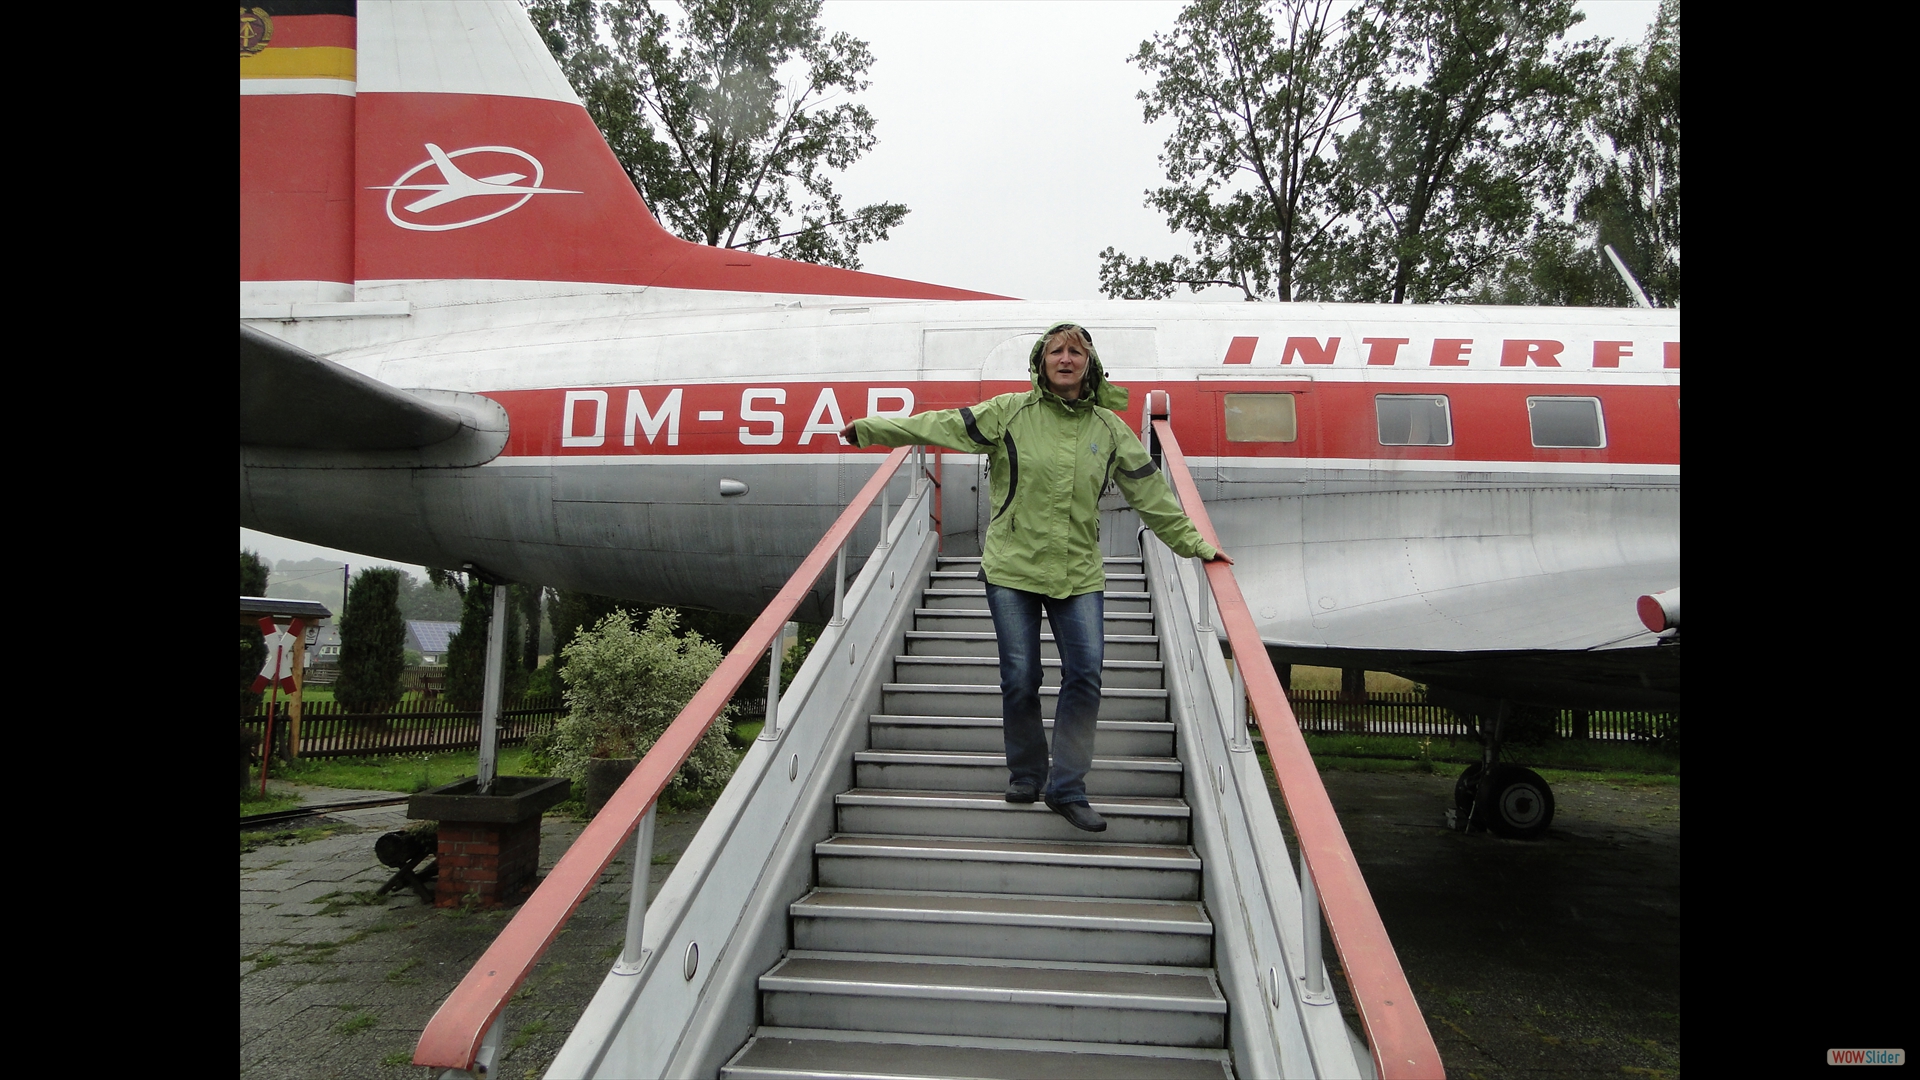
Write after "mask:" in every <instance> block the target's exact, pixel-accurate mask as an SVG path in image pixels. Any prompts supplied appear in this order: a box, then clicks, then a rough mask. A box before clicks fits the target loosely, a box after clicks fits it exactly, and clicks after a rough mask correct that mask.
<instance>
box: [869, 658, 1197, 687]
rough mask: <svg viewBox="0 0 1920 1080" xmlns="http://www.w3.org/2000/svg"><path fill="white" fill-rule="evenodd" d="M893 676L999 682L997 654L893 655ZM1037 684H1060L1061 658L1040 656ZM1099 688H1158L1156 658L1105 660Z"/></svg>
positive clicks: (922, 680)
mask: <svg viewBox="0 0 1920 1080" xmlns="http://www.w3.org/2000/svg"><path fill="white" fill-rule="evenodd" d="M893 677H894V678H895V679H897V680H899V681H900V682H903V683H971V684H977V685H981V686H993V687H998V686H999V685H1000V658H999V657H997V656H896V657H894V658H893ZM1040 685H1042V686H1059V685H1060V661H1058V660H1049V659H1047V658H1046V657H1042V658H1041V660H1040ZM1100 687H1101V689H1102V690H1112V689H1117V688H1120V687H1127V688H1131V689H1136V690H1138V689H1147V690H1159V689H1161V687H1162V683H1161V675H1160V661H1158V660H1114V659H1111V658H1109V659H1107V660H1104V661H1103V662H1102V663H1101V665H1100Z"/></svg>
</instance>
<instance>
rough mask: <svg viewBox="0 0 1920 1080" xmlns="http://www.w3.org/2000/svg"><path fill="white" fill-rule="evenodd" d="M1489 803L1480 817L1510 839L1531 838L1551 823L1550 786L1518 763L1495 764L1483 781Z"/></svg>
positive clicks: (1543, 832) (1551, 793)
mask: <svg viewBox="0 0 1920 1080" xmlns="http://www.w3.org/2000/svg"><path fill="white" fill-rule="evenodd" d="M1487 790H1488V792H1489V794H1490V796H1491V799H1490V805H1488V806H1487V807H1485V808H1484V811H1483V815H1482V816H1483V817H1485V819H1486V822H1487V824H1488V825H1489V826H1490V827H1491V828H1492V829H1493V831H1494V832H1495V833H1497V834H1499V835H1501V836H1505V837H1508V838H1509V839H1514V840H1532V839H1536V838H1538V837H1541V836H1545V835H1546V833H1547V826H1549V825H1551V824H1553V789H1552V788H1550V787H1548V786H1547V782H1546V781H1545V780H1542V779H1540V774H1539V773H1537V772H1534V771H1533V770H1532V769H1524V768H1521V767H1520V766H1518V765H1499V766H1496V767H1495V768H1494V770H1493V777H1492V782H1491V783H1489V784H1488V785H1487Z"/></svg>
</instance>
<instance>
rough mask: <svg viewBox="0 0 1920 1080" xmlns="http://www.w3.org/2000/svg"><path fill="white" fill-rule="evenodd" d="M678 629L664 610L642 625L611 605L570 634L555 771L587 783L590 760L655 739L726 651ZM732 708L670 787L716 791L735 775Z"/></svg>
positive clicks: (553, 750) (637, 750)
mask: <svg viewBox="0 0 1920 1080" xmlns="http://www.w3.org/2000/svg"><path fill="white" fill-rule="evenodd" d="M678 628H679V618H678V616H677V615H676V614H675V613H674V612H673V611H672V609H669V608H658V609H655V610H654V611H653V612H652V613H651V614H649V615H648V616H647V620H646V623H645V624H644V625H643V626H641V627H639V628H636V627H635V626H634V623H633V617H632V616H630V615H628V614H627V613H626V612H625V611H615V612H613V613H612V614H609V615H607V616H605V617H604V618H602V619H601V620H600V621H599V622H598V623H596V624H595V625H594V626H593V627H591V628H589V629H584V630H582V631H581V632H580V633H578V634H577V635H575V636H574V638H573V640H572V641H571V642H570V643H569V644H568V645H567V647H566V655H567V663H566V666H565V667H564V668H563V669H562V670H563V672H564V678H565V681H566V701H567V715H566V716H565V717H564V718H563V719H562V720H561V721H560V723H559V724H558V725H556V727H555V730H554V734H553V739H552V742H551V744H550V751H549V752H550V754H551V762H552V768H553V770H554V772H555V775H559V776H565V777H568V778H570V779H572V780H573V781H574V783H576V784H584V783H585V781H586V769H587V761H588V759H590V758H595V757H603V758H637V757H643V756H645V755H646V753H647V751H648V750H650V749H652V748H653V744H654V743H656V742H658V741H659V739H660V735H661V733H662V732H664V731H665V730H666V729H667V725H668V724H670V723H672V722H673V720H674V718H675V717H677V716H679V715H680V710H681V709H683V708H685V707H686V704H687V702H689V701H691V700H693V695H694V693H695V692H696V691H698V690H699V689H700V686H701V684H702V683H704V682H706V681H707V678H708V677H709V676H711V675H712V674H713V671H714V669H715V668H717V667H719V666H720V661H721V660H722V659H723V658H724V656H725V651H724V650H722V649H721V648H720V646H719V645H717V644H715V643H713V642H710V641H708V640H706V639H705V638H702V637H701V636H700V635H699V634H697V633H693V632H691V631H689V632H688V633H686V634H684V635H681V634H678V633H676V631H677V630H678ZM732 711H733V706H731V705H729V706H727V708H726V709H725V710H724V711H723V712H722V714H721V716H720V717H719V718H718V719H717V720H716V721H715V722H714V723H713V724H712V725H710V726H709V727H708V728H707V730H706V732H705V733H704V734H703V735H701V737H700V741H699V742H698V743H696V744H695V746H694V749H693V753H692V754H691V755H689V756H688V758H687V761H686V763H685V764H684V765H682V766H681V767H680V771H679V772H678V773H676V774H674V779H673V782H672V783H671V784H670V785H669V787H668V790H669V791H673V792H678V793H683V794H684V793H689V792H699V791H716V790H718V789H719V788H720V787H721V786H722V785H724V784H725V783H726V782H727V780H728V779H729V778H730V777H731V776H732V775H733V765H734V760H733V751H732V749H731V747H729V745H728V744H727V739H726V732H727V729H728V728H729V727H731V726H732V725H731V721H732Z"/></svg>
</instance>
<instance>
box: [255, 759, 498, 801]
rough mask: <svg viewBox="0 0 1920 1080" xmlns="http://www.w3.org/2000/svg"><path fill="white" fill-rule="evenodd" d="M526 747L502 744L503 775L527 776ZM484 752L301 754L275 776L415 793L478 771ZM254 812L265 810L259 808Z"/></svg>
mask: <svg viewBox="0 0 1920 1080" xmlns="http://www.w3.org/2000/svg"><path fill="white" fill-rule="evenodd" d="M526 761H527V750H526V748H525V747H523V746H509V747H503V748H501V750H500V758H499V763H498V770H499V775H501V776H526V775H529V774H528V772H527V768H526ZM479 767H480V756H479V752H478V751H474V750H449V751H447V752H446V753H441V754H386V755H381V756H377V757H358V758H302V759H301V760H299V761H297V762H294V763H293V764H291V765H288V764H282V763H279V762H275V763H274V767H273V772H272V775H273V776H277V777H279V778H280V779H282V780H291V781H293V782H294V783H297V784H311V785H314V786H316V787H331V788H356V789H361V790H366V791H398V792H404V793H408V794H411V793H413V792H416V791H426V790H427V789H428V788H435V787H439V786H440V785H442V784H450V783H452V782H454V781H455V780H459V779H461V778H463V777H468V776H473V775H474V774H475V773H477V772H478V771H479ZM249 812H250V813H261V812H262V811H258V810H254V811H249Z"/></svg>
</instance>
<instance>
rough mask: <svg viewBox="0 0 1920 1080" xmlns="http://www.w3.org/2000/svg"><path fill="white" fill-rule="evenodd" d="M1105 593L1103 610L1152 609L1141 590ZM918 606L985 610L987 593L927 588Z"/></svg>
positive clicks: (1132, 610)
mask: <svg viewBox="0 0 1920 1080" xmlns="http://www.w3.org/2000/svg"><path fill="white" fill-rule="evenodd" d="M1105 595H1106V599H1105V600H1104V602H1103V603H1104V610H1106V611H1109V612H1148V611H1151V610H1152V597H1150V596H1148V595H1147V594H1146V593H1143V592H1116V591H1115V590H1113V589H1112V588H1111V587H1109V588H1108V589H1107V591H1106V594H1105ZM920 606H921V607H926V608H933V609H935V610H940V611H948V610H955V609H959V610H976V609H978V610H986V608H987V593H986V590H984V589H927V590H925V591H923V592H922V593H921V594H920Z"/></svg>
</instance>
